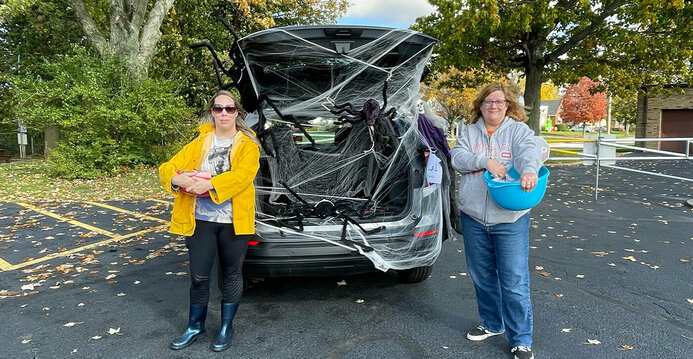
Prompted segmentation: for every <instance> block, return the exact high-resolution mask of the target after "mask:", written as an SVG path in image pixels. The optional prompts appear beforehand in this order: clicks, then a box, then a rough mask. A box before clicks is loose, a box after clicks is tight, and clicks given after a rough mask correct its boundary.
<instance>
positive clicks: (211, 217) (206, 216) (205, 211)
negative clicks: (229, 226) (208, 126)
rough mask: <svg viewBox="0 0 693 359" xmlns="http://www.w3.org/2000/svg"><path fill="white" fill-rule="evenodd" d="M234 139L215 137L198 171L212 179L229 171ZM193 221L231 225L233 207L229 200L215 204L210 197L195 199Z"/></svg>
mask: <svg viewBox="0 0 693 359" xmlns="http://www.w3.org/2000/svg"><path fill="white" fill-rule="evenodd" d="M234 137H235V136H234ZM234 137H231V138H226V139H220V138H218V137H217V136H216V135H215V136H214V139H213V140H212V145H211V147H210V148H209V153H208V154H207V158H206V159H205V160H204V162H202V166H200V171H202V172H209V173H210V174H211V175H212V177H214V176H216V175H219V174H221V173H223V172H226V171H229V170H231V162H230V161H229V150H230V149H231V145H232V144H233V139H234ZM195 219H199V220H202V221H208V222H216V223H232V222H233V206H232V203H231V200H230V199H229V200H228V201H224V202H222V203H220V204H216V203H214V202H213V201H212V199H211V198H210V197H197V200H196V203H195Z"/></svg>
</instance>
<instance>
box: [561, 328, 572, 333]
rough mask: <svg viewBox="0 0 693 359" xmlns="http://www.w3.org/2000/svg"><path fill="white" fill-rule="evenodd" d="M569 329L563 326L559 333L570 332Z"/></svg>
mask: <svg viewBox="0 0 693 359" xmlns="http://www.w3.org/2000/svg"><path fill="white" fill-rule="evenodd" d="M570 329H572V328H563V329H561V333H570Z"/></svg>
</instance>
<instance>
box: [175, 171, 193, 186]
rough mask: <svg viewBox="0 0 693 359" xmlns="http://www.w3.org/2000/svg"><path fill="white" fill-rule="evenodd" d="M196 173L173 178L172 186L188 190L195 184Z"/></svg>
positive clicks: (185, 173) (187, 173)
mask: <svg viewBox="0 0 693 359" xmlns="http://www.w3.org/2000/svg"><path fill="white" fill-rule="evenodd" d="M194 175H195V172H183V173H181V174H179V175H175V176H173V177H172V178H171V184H172V185H174V186H178V187H183V188H188V187H190V186H192V184H193V183H195V179H194V178H193V176H194Z"/></svg>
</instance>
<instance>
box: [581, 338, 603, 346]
mask: <svg viewBox="0 0 693 359" xmlns="http://www.w3.org/2000/svg"><path fill="white" fill-rule="evenodd" d="M601 343H602V342H600V341H599V340H597V339H587V342H586V343H583V344H592V345H597V344H601Z"/></svg>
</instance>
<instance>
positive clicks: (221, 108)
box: [212, 105, 238, 115]
mask: <svg viewBox="0 0 693 359" xmlns="http://www.w3.org/2000/svg"><path fill="white" fill-rule="evenodd" d="M224 110H226V113H228V114H229V115H233V114H234V113H236V111H238V109H237V108H236V107H234V106H231V105H228V106H222V105H214V106H212V113H213V114H215V115H220V114H221V113H222V112H223V111H224Z"/></svg>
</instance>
